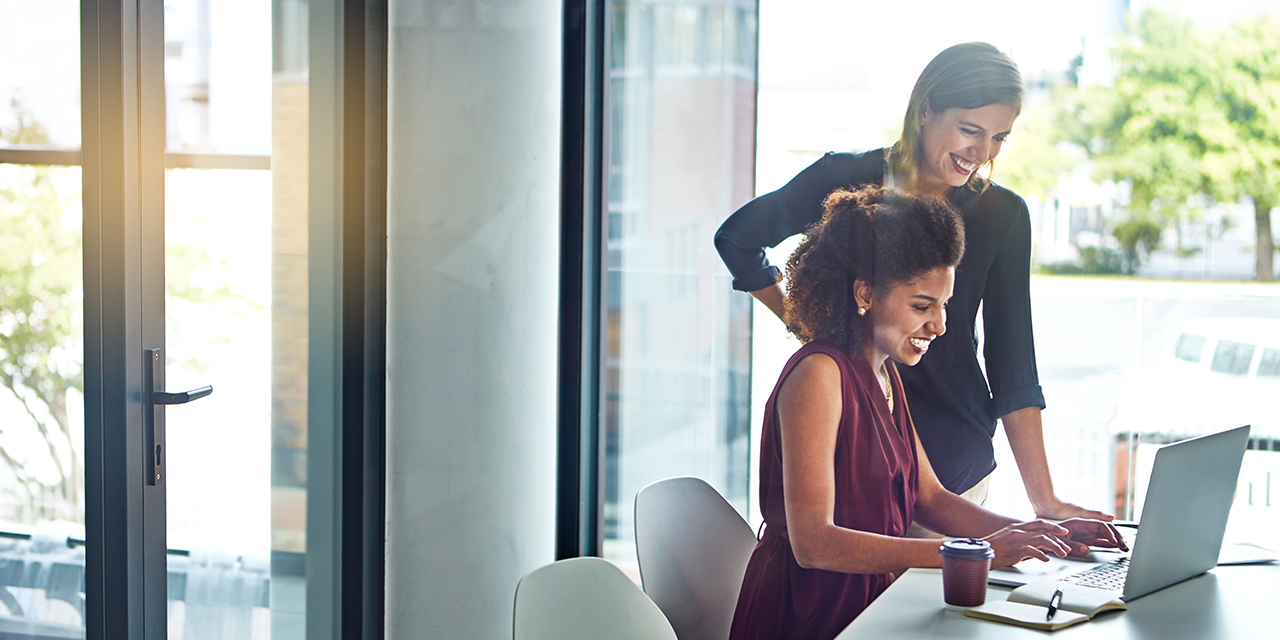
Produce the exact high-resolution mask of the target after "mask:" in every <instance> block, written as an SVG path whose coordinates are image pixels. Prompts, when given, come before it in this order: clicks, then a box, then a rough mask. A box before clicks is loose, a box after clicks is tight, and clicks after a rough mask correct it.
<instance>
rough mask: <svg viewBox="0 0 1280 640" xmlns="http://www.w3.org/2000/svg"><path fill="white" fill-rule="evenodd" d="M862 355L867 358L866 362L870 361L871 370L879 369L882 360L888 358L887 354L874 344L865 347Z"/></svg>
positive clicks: (881, 365)
mask: <svg viewBox="0 0 1280 640" xmlns="http://www.w3.org/2000/svg"><path fill="white" fill-rule="evenodd" d="M863 357H865V358H866V359H867V362H869V363H871V370H872V371H880V369H881V368H882V367H884V361H885V360H888V359H889V354H887V353H881V352H880V350H879V349H876V348H875V347H874V346H869V347H867V348H866V351H865V352H863Z"/></svg>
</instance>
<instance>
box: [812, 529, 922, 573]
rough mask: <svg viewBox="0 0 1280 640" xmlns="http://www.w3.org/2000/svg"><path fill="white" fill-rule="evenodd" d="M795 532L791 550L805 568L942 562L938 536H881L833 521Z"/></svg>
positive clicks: (871, 569) (877, 569) (859, 569)
mask: <svg viewBox="0 0 1280 640" xmlns="http://www.w3.org/2000/svg"><path fill="white" fill-rule="evenodd" d="M797 533H800V532H798V531H792V532H791V550H792V552H793V553H794V554H795V556H796V561H797V562H798V563H799V564H800V566H802V567H804V568H806V569H823V570H826V571H840V572H843V573H868V574H876V573H889V572H895V571H901V570H903V569H907V568H911V567H939V566H942V565H941V558H939V557H938V545H939V541H938V540H921V539H916V538H898V537H894V536H884V535H879V534H875V533H868V532H866V531H858V530H855V529H846V528H844V527H839V526H836V525H834V524H827V525H822V526H820V527H814V528H813V529H812V530H811V531H810V533H809V534H808V535H800V536H797V535H796V534H797Z"/></svg>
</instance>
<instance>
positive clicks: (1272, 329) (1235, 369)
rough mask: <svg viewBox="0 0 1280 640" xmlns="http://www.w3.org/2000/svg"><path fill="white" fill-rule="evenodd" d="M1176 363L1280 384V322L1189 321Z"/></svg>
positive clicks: (1178, 345) (1177, 348) (1176, 348)
mask: <svg viewBox="0 0 1280 640" xmlns="http://www.w3.org/2000/svg"><path fill="white" fill-rule="evenodd" d="M1172 360H1173V364H1175V365H1176V366H1184V367H1186V366H1187V365H1189V369H1190V370H1191V371H1198V372H1203V373H1206V374H1210V375H1215V376H1235V377H1241V378H1248V379H1257V380H1261V381H1276V382H1280V320H1272V319H1269V318H1202V319H1199V320H1192V321H1189V322H1187V323H1186V324H1185V325H1183V327H1182V334H1181V335H1179V336H1178V340H1177V341H1176V342H1175V343H1174V347H1173V358H1172Z"/></svg>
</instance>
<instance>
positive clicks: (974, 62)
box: [893, 42, 1023, 191]
mask: <svg viewBox="0 0 1280 640" xmlns="http://www.w3.org/2000/svg"><path fill="white" fill-rule="evenodd" d="M1022 98H1023V88H1022V74H1021V73H1020V72H1019V71H1018V65H1016V64H1014V62H1013V60H1011V59H1009V56H1006V55H1005V54H1003V53H1001V52H1000V50H999V49H997V48H995V47H994V46H992V45H990V44H987V43H985V42H966V43H964V44H957V45H955V46H951V47H947V48H946V49H944V50H943V51H942V53H939V54H938V55H937V56H934V58H933V60H931V61H929V64H928V65H927V66H926V67H925V68H924V71H922V72H920V78H919V79H917V80H916V86H915V88H913V89H912V90H911V101H910V102H908V103H907V115H906V116H905V117H903V119H902V137H901V138H899V139H898V142H896V143H895V144H894V145H893V165H894V168H896V169H901V170H902V171H903V172H904V173H905V174H906V175H907V181H906V182H907V183H906V185H905V187H906V189H907V190H908V191H914V190H915V188H916V182H917V179H918V177H919V175H918V174H919V171H918V169H919V162H920V152H921V141H920V116H921V115H923V114H924V111H925V109H928V110H929V111H930V112H932V113H942V112H943V111H946V110H947V109H979V108H981V107H985V106H987V105H990V104H1007V105H1009V106H1011V107H1013V109H1014V112H1015V113H1021V112H1022ZM984 166H986V167H987V175H988V176H990V175H991V172H992V171H993V170H994V168H995V160H994V159H992V160H988V161H987V162H986V164H985V165H984ZM981 168H982V167H979V170H980V169H981ZM968 186H969V188H971V189H974V190H976V191H981V190H983V189H985V188H986V186H987V180H984V179H983V178H982V177H980V176H979V175H978V172H977V171H974V172H973V174H972V175H971V176H970V177H969V183H968Z"/></svg>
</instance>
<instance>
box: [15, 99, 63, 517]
mask: <svg viewBox="0 0 1280 640" xmlns="http://www.w3.org/2000/svg"><path fill="white" fill-rule="evenodd" d="M11 106H12V108H13V111H14V115H15V116H16V119H15V122H16V124H14V125H12V126H11V127H9V128H5V129H0V140H4V141H6V142H7V143H10V144H14V143H17V144H47V143H48V136H47V133H46V132H45V130H44V127H43V126H41V125H40V124H39V123H38V122H37V121H35V119H34V118H32V117H31V114H30V113H29V112H27V111H26V110H24V109H22V108H21V106H20V105H18V104H17V103H16V102H15V103H14V104H13V105H11ZM0 170H2V175H0V228H3V229H4V233H3V234H0V384H2V385H3V386H4V387H5V389H7V390H8V392H9V393H11V394H12V395H13V397H14V398H16V399H17V401H18V403H19V404H20V405H21V407H22V408H23V410H24V411H25V412H26V414H27V416H28V417H29V418H30V422H31V424H32V425H34V428H35V429H36V430H37V431H38V433H39V438H38V439H35V438H30V437H23V435H22V430H23V429H26V428H29V426H28V425H20V424H10V423H6V424H2V425H0V464H2V465H3V468H4V469H6V470H7V471H8V472H9V473H11V474H12V476H13V478H14V481H15V483H16V485H17V487H16V488H17V490H18V493H19V495H16V496H13V497H16V498H17V500H18V501H17V503H16V504H12V503H11V504H10V505H8V506H9V509H10V511H9V513H5V514H4V515H5V516H7V517H12V518H18V519H23V520H28V521H29V520H32V519H35V518H64V519H69V520H78V521H83V511H84V502H83V496H82V495H81V487H82V486H83V484H84V482H83V478H84V469H83V462H82V456H81V455H79V454H78V453H77V452H78V451H79V449H80V446H79V441H80V440H82V438H81V437H80V434H78V433H73V429H72V425H71V421H70V419H69V416H68V409H69V406H68V402H69V401H73V400H74V399H75V398H76V397H77V396H78V395H79V394H80V393H82V392H83V366H82V364H81V362H82V357H81V355H80V354H81V353H82V352H83V349H82V347H81V345H82V341H81V336H82V335H83V334H82V329H81V327H82V326H83V322H82V320H83V318H82V315H83V312H82V306H81V304H80V299H81V297H82V295H83V293H82V289H81V276H80V228H79V226H80V215H79V213H80V211H79V207H78V200H79V183H78V180H76V179H75V176H74V173H75V172H76V170H74V169H67V168H51V167H37V166H13V165H0ZM32 442H42V443H43V445H42V447H36V448H37V449H41V448H42V449H43V450H35V451H33V450H32V447H31V446H30V445H31V443H32Z"/></svg>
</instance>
